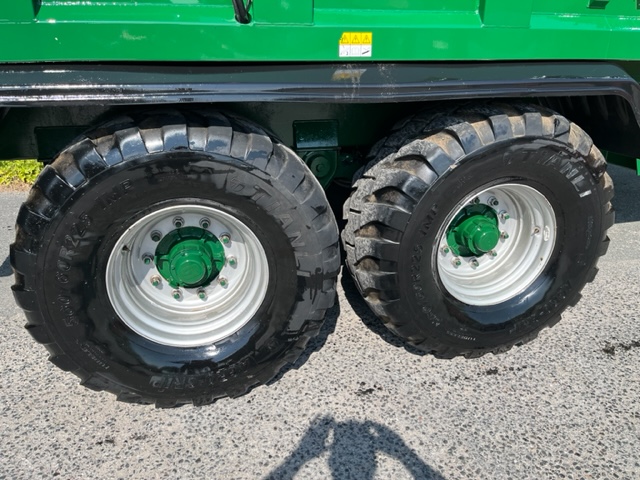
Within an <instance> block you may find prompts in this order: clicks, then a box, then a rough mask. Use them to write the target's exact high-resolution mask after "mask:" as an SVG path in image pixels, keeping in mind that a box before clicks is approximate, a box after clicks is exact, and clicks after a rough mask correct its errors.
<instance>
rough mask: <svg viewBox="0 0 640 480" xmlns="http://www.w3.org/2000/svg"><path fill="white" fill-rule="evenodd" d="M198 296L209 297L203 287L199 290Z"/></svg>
mask: <svg viewBox="0 0 640 480" xmlns="http://www.w3.org/2000/svg"><path fill="white" fill-rule="evenodd" d="M198 298H199V299H200V300H206V299H207V292H205V291H204V290H203V289H202V288H201V289H200V290H198Z"/></svg>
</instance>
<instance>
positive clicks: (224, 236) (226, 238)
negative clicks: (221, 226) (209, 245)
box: [220, 233, 231, 245]
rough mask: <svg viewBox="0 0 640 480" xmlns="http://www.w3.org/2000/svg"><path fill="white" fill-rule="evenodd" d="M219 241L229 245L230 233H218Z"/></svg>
mask: <svg viewBox="0 0 640 480" xmlns="http://www.w3.org/2000/svg"><path fill="white" fill-rule="evenodd" d="M220 241H221V242H222V244H223V245H229V244H230V243H231V235H229V234H228V233H223V234H222V235H220Z"/></svg>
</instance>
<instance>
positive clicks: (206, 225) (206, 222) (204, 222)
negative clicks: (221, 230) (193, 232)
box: [200, 218, 211, 230]
mask: <svg viewBox="0 0 640 480" xmlns="http://www.w3.org/2000/svg"><path fill="white" fill-rule="evenodd" d="M210 226H211V220H209V219H208V218H203V219H202V220H200V227H202V228H204V229H205V230H207V229H208V228H209V227H210Z"/></svg>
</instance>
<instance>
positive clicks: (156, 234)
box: [151, 230, 162, 242]
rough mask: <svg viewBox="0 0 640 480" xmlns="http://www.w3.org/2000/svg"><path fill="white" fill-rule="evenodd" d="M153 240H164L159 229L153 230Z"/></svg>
mask: <svg viewBox="0 0 640 480" xmlns="http://www.w3.org/2000/svg"><path fill="white" fill-rule="evenodd" d="M151 240H153V241H154V242H159V241H160V240H162V234H161V233H160V232H158V231H157V230H156V231H154V232H151Z"/></svg>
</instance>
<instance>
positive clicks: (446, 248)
mask: <svg viewBox="0 0 640 480" xmlns="http://www.w3.org/2000/svg"><path fill="white" fill-rule="evenodd" d="M440 251H441V252H442V254H443V255H448V254H449V252H450V251H451V250H450V249H449V247H446V246H445V247H442V248H441V249H440Z"/></svg>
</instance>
